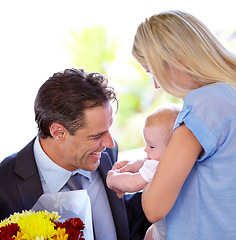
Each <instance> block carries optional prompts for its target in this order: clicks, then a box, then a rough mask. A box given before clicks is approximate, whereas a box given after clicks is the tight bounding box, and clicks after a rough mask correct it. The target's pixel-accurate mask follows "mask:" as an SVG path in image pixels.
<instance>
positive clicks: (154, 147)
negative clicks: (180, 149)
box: [143, 103, 180, 160]
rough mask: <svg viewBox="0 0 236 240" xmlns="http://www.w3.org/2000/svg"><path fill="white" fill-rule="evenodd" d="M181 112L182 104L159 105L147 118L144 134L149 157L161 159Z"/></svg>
mask: <svg viewBox="0 0 236 240" xmlns="http://www.w3.org/2000/svg"><path fill="white" fill-rule="evenodd" d="M179 112H180V106H179V105H178V104H174V103H171V104H165V105H161V106H159V107H157V108H156V109H155V110H154V111H153V112H152V113H151V114H150V115H149V116H148V117H147V118H146V121H145V126H144V129H143V135H144V139H145V142H146V148H145V152H146V153H147V157H148V159H155V160H160V158H161V155H162V154H163V152H164V150H165V148H166V146H167V145H168V143H169V141H170V139H171V137H172V133H173V128H174V124H175V121H176V118H177V116H178V114H179Z"/></svg>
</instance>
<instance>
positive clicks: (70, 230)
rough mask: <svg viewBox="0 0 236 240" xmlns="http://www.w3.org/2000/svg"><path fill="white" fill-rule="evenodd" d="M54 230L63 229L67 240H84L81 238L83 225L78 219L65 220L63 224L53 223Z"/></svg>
mask: <svg viewBox="0 0 236 240" xmlns="http://www.w3.org/2000/svg"><path fill="white" fill-rule="evenodd" d="M55 224H56V226H55V228H56V229H57V228H59V227H60V228H65V229H66V233H67V234H68V235H69V237H68V240H77V239H78V240H85V239H84V238H83V236H84V233H83V231H82V230H84V227H85V226H84V223H83V222H82V221H81V219H80V218H70V219H67V220H66V221H65V222H63V223H62V222H55Z"/></svg>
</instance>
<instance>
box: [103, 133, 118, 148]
mask: <svg viewBox="0 0 236 240" xmlns="http://www.w3.org/2000/svg"><path fill="white" fill-rule="evenodd" d="M101 146H102V147H108V148H113V147H114V146H115V143H114V141H113V138H112V136H111V134H110V132H109V131H107V132H106V133H105V134H104V136H103V139H102V143H101Z"/></svg>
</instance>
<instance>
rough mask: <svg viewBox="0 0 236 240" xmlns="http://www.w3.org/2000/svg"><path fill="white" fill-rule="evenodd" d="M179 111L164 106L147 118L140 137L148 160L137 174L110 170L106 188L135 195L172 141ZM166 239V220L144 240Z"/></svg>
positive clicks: (175, 107)
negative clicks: (143, 141)
mask: <svg viewBox="0 0 236 240" xmlns="http://www.w3.org/2000/svg"><path fill="white" fill-rule="evenodd" d="M179 111H180V107H179V105H177V104H168V105H163V106H160V107H158V108H157V109H156V110H155V111H154V112H152V113H151V114H150V115H149V116H148V117H147V118H146V121H145V126H144V129H143V136H144V140H145V143H146V147H145V150H144V151H145V152H146V153H147V160H145V162H144V164H143V166H142V167H141V168H140V169H139V171H138V172H137V173H131V172H119V169H113V170H110V171H109V172H108V174H107V180H106V181H107V186H108V187H109V188H111V189H115V190H116V192H120V193H125V192H137V191H140V190H142V189H143V188H144V187H145V186H146V185H147V183H148V182H150V181H151V180H152V177H153V175H154V173H155V171H156V168H157V166H158V163H159V160H160V159H161V156H162V154H163V152H164V150H165V148H166V146H167V145H168V143H169V141H170V139H171V136H172V132H173V128H174V124H175V121H176V118H177V116H178V114H179ZM118 196H122V194H120V195H119V194H118ZM165 235H166V231H165V219H162V220H160V221H158V222H157V223H155V224H153V225H152V226H151V227H150V228H149V230H148V231H147V233H146V236H145V240H149V239H158V240H159V239H165Z"/></svg>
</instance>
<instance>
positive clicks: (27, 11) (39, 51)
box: [0, 0, 236, 161]
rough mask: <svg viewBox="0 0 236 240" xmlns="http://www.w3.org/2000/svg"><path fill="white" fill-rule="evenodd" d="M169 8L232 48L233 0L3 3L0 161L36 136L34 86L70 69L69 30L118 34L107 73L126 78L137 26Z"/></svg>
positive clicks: (0, 11) (0, 12)
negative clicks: (100, 29)
mask: <svg viewBox="0 0 236 240" xmlns="http://www.w3.org/2000/svg"><path fill="white" fill-rule="evenodd" d="M170 9H179V10H182V11H186V12H189V13H191V14H193V15H194V16H196V17H198V18H199V19H200V20H201V21H203V22H204V23H205V24H206V25H207V26H208V27H209V28H210V30H211V31H212V32H213V33H215V34H216V35H217V36H219V37H218V38H219V39H220V41H221V42H222V43H223V44H224V45H226V46H227V47H228V48H229V49H230V50H232V51H234V52H236V50H235V49H236V48H235V46H236V39H235V35H232V33H233V31H234V33H235V31H236V21H235V20H236V17H235V1H234V0H225V1H220V2H219V1H211V0H198V1H191V0H178V1H176V0H173V1H168V0H165V1H164V0H162V1H158V0H145V1H140V0H126V1H124V0H120V1H112V0H99V1H97V0H94V1H92V0H84V1H82V0H73V1H72V0H64V1H60V0H41V1H34V0H29V1H25V0H21V1H18V0H15V1H1V3H0V26H1V28H0V31H1V37H0V61H1V74H0V81H1V87H0V128H1V135H0V161H2V160H3V159H4V158H5V157H6V156H8V155H10V154H12V153H14V152H17V151H19V150H20V149H21V148H22V147H24V146H25V145H26V144H27V143H28V142H29V141H31V139H33V137H34V136H35V135H36V134H37V129H36V124H35V122H34V111H33V103H34V99H35V96H36V93H37V91H38V88H39V87H40V86H41V85H42V84H43V82H44V81H45V80H47V79H48V78H49V77H50V76H51V75H52V74H53V73H54V72H58V71H61V70H64V69H65V68H71V67H74V65H73V62H72V59H71V56H70V54H69V52H68V45H67V44H66V43H67V42H68V41H69V39H70V31H71V30H72V31H81V30H82V29H84V28H87V27H91V26H94V25H101V26H104V27H105V28H106V29H107V33H108V34H109V36H111V37H117V38H118V39H119V44H120V50H119V54H118V55H117V60H116V62H117V64H116V67H114V68H113V69H111V71H110V74H111V76H119V75H121V74H122V75H127V79H128V78H129V75H130V74H131V73H130V72H129V71H128V70H127V69H126V66H124V62H125V61H124V59H126V58H127V57H128V58H129V57H131V47H132V41H133V37H134V34H135V31H136V28H137V26H138V25H139V24H140V23H141V22H142V21H143V20H144V19H145V18H146V17H149V16H151V15H153V14H155V13H159V12H161V11H166V10H170ZM229 36H230V37H229ZM232 37H233V38H232ZM108 78H109V76H108ZM124 87H125V85H124ZM140 131H141V130H140Z"/></svg>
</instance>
